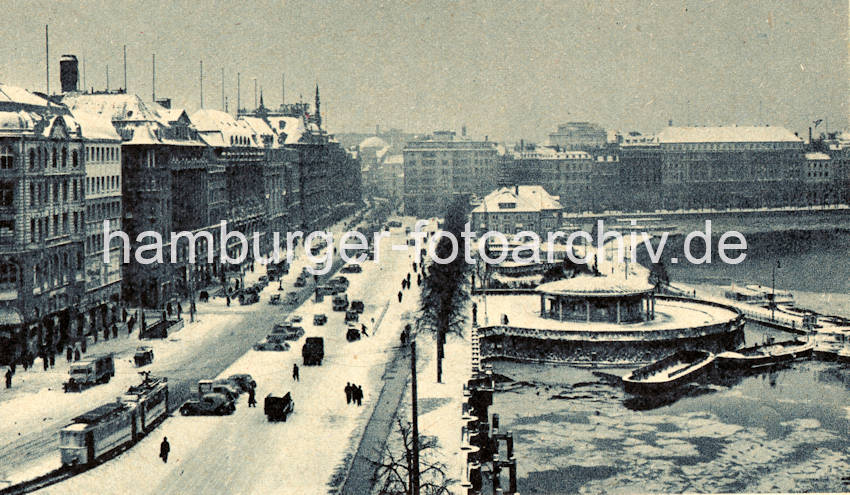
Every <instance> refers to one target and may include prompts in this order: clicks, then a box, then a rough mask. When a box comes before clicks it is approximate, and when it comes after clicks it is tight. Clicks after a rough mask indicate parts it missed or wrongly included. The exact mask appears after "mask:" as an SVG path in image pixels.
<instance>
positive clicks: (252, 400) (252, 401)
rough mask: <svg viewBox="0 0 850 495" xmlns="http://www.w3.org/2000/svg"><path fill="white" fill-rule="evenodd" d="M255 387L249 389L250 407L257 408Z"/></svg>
mask: <svg viewBox="0 0 850 495" xmlns="http://www.w3.org/2000/svg"><path fill="white" fill-rule="evenodd" d="M255 395H256V392H255V391H254V387H251V388H249V389H248V407H257V398H256V396H255Z"/></svg>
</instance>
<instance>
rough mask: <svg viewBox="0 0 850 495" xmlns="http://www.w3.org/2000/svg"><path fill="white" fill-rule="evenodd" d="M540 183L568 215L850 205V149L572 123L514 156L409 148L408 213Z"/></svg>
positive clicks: (445, 141)
mask: <svg viewBox="0 0 850 495" xmlns="http://www.w3.org/2000/svg"><path fill="white" fill-rule="evenodd" d="M535 184H536V185H542V186H543V187H545V189H546V190H547V191H550V192H551V193H552V194H554V195H556V196H558V197H560V203H561V205H562V206H563V207H564V209H565V210H567V211H572V212H583V211H594V212H602V211H606V210H620V211H655V210H679V209H709V208H710V209H728V208H762V207H779V206H811V205H831V204H848V203H850V148H848V147H846V146H841V145H833V146H830V147H829V149H828V150H826V152H814V151H811V150H810V149H809V147H808V146H807V145H806V144H804V142H803V141H802V140H801V139H800V138H799V137H797V136H796V135H795V134H793V133H791V132H789V131H788V130H786V129H783V128H781V127H767V126H764V127H745V126H740V127H739V126H733V127H672V126H671V127H667V128H665V129H663V130H662V131H661V132H659V133H658V134H657V135H656V136H643V135H640V134H637V133H632V134H629V135H627V136H620V137H619V138H618V140H617V142H609V141H608V139H607V137H606V132H605V130H604V129H602V128H600V127H598V126H595V125H593V124H587V123H580V122H572V123H569V124H565V125H563V126H559V128H558V131H557V132H555V133H552V134H551V135H550V137H549V143H547V144H546V145H542V146H541V145H529V144H526V143H520V144H519V145H517V146H516V147H514V149H512V150H504V149H500V148H499V147H497V146H496V144H495V143H492V142H490V141H487V140H485V141H471V140H465V139H464V140H456V139H454V134H453V133H435V134H434V135H433V136H432V137H430V138H429V139H427V140H422V141H413V142H410V143H408V145H407V147H406V148H405V150H404V200H405V209H406V211H407V212H408V213H410V214H414V215H419V216H432V215H440V214H442V209H444V206H442V205H444V204H445V202H446V198H447V197H450V196H453V195H457V194H463V195H470V196H477V197H483V195H485V194H487V193H488V192H489V191H491V190H492V189H494V187H495V186H496V185H505V186H511V185H535Z"/></svg>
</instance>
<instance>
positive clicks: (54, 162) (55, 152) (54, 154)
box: [52, 148, 59, 168]
mask: <svg viewBox="0 0 850 495" xmlns="http://www.w3.org/2000/svg"><path fill="white" fill-rule="evenodd" d="M58 161H59V153H58V152H57V151H56V148H53V162H52V166H53V168H56V166H57V162H58Z"/></svg>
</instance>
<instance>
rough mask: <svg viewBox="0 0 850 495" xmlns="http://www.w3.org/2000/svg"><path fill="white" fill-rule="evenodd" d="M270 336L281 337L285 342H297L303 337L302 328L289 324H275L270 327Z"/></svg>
mask: <svg viewBox="0 0 850 495" xmlns="http://www.w3.org/2000/svg"><path fill="white" fill-rule="evenodd" d="M272 334H274V335H283V338H284V339H285V340H298V339H300V338H301V336H302V335H304V328H303V327H301V326H298V325H293V324H292V323H290V322H288V321H287V322H284V323H276V324H275V326H274V327H272Z"/></svg>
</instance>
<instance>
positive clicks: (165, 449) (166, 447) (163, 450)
mask: <svg viewBox="0 0 850 495" xmlns="http://www.w3.org/2000/svg"><path fill="white" fill-rule="evenodd" d="M169 452H171V444H169V443H168V437H162V443H161V444H159V458H160V459H162V462H166V463H167V462H168V453H169Z"/></svg>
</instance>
